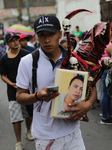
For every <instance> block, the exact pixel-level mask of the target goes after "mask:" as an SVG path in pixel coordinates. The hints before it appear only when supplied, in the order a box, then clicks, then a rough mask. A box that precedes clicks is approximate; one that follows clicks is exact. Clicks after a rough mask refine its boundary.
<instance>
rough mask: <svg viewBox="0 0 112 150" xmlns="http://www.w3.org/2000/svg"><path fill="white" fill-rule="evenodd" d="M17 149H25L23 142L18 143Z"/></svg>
mask: <svg viewBox="0 0 112 150" xmlns="http://www.w3.org/2000/svg"><path fill="white" fill-rule="evenodd" d="M15 150H23V145H22V143H21V142H18V143H16V149H15Z"/></svg>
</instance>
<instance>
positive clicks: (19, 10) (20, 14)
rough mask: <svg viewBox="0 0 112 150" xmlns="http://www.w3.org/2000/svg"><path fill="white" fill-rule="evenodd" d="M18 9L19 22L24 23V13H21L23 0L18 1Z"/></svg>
mask: <svg viewBox="0 0 112 150" xmlns="http://www.w3.org/2000/svg"><path fill="white" fill-rule="evenodd" d="M17 9H18V14H19V15H18V20H19V22H20V23H21V22H22V17H21V16H22V13H21V0H17Z"/></svg>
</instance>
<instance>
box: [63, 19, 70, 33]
mask: <svg viewBox="0 0 112 150" xmlns="http://www.w3.org/2000/svg"><path fill="white" fill-rule="evenodd" d="M62 26H63V29H64V31H65V32H70V28H71V22H70V20H69V19H64V20H63V22H62Z"/></svg>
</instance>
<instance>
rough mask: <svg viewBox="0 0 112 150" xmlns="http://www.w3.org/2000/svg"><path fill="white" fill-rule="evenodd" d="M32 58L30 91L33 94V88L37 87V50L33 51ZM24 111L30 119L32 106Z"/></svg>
mask: <svg viewBox="0 0 112 150" xmlns="http://www.w3.org/2000/svg"><path fill="white" fill-rule="evenodd" d="M31 54H32V57H33V63H32V90H33V93H35V88H37V87H38V85H37V74H36V73H37V68H38V63H37V62H38V59H39V50H38V49H36V50H34V51H33V52H32V53H31ZM26 109H27V112H28V114H29V116H30V117H32V116H33V104H31V105H26Z"/></svg>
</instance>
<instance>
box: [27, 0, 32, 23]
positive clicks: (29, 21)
mask: <svg viewBox="0 0 112 150" xmlns="http://www.w3.org/2000/svg"><path fill="white" fill-rule="evenodd" d="M26 7H27V14H28V23H29V25H30V23H31V19H30V11H29V1H28V0H26Z"/></svg>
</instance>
